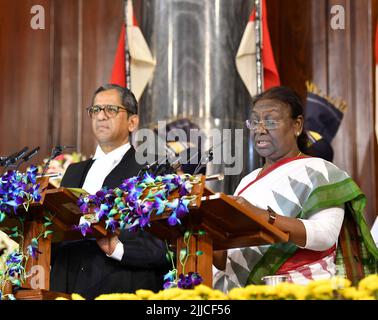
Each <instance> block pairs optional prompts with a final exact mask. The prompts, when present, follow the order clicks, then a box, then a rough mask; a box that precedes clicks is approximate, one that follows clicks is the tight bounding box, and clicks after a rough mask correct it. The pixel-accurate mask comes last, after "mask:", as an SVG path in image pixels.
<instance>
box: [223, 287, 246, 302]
mask: <svg viewBox="0 0 378 320" xmlns="http://www.w3.org/2000/svg"><path fill="white" fill-rule="evenodd" d="M228 297H229V298H230V299H231V300H248V299H249V296H248V292H247V290H245V288H233V289H231V290H230V291H229V292H228Z"/></svg>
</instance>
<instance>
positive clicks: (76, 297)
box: [71, 293, 85, 300]
mask: <svg viewBox="0 0 378 320" xmlns="http://www.w3.org/2000/svg"><path fill="white" fill-rule="evenodd" d="M71 299H72V300H85V299H84V298H83V297H82V296H81V295H80V294H77V293H73V294H72V295H71Z"/></svg>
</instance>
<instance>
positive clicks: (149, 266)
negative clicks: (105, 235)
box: [50, 147, 169, 299]
mask: <svg viewBox="0 0 378 320" xmlns="http://www.w3.org/2000/svg"><path fill="white" fill-rule="evenodd" d="M93 162H94V161H93V160H92V159H89V160H86V161H82V162H79V163H75V164H71V165H70V166H69V167H68V169H67V171H66V173H65V175H64V177H63V180H62V183H61V186H62V187H72V188H81V187H82V185H83V184H84V181H85V177H86V175H87V173H88V170H89V169H90V167H91V166H92V164H93ZM140 168H141V166H140V165H139V164H138V163H137V162H136V160H135V149H134V148H133V147H131V148H130V149H129V150H128V151H127V152H126V154H125V155H124V157H123V158H122V160H121V162H120V163H119V164H118V166H116V167H115V168H114V169H113V171H111V172H110V173H109V175H108V176H107V177H106V179H105V181H104V184H103V186H107V187H109V188H115V187H117V186H119V185H120V184H121V183H122V181H123V180H124V179H127V178H129V177H132V176H135V175H137V174H138V172H139V170H140ZM119 239H120V241H121V242H122V243H123V245H124V255H123V258H122V260H121V261H117V260H115V259H112V258H109V257H107V256H106V254H105V253H104V252H103V251H102V250H101V249H100V248H99V246H98V245H97V243H96V241H95V240H94V239H90V240H79V241H70V242H65V243H61V244H58V245H57V246H56V247H54V248H53V253H52V261H51V277H50V280H51V285H50V290H52V291H58V292H66V293H79V294H81V295H82V296H84V297H85V298H87V299H93V298H95V297H97V296H99V295H100V294H105V293H126V292H131V293H133V292H135V291H136V290H138V289H150V290H153V291H159V290H161V289H162V288H163V287H162V286H163V276H164V274H165V273H166V272H168V268H169V267H168V261H167V259H166V249H165V244H164V242H163V241H161V240H159V239H157V238H156V237H154V236H152V235H151V234H150V233H148V232H144V231H138V232H129V231H127V230H123V231H121V234H120V236H119Z"/></svg>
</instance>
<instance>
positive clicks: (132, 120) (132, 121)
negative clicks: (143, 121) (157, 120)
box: [128, 114, 139, 132]
mask: <svg viewBox="0 0 378 320" xmlns="http://www.w3.org/2000/svg"><path fill="white" fill-rule="evenodd" d="M138 125H139V116H138V115H137V114H132V115H130V116H129V120H128V127H129V132H133V131H135V130H136V129H137V128H138Z"/></svg>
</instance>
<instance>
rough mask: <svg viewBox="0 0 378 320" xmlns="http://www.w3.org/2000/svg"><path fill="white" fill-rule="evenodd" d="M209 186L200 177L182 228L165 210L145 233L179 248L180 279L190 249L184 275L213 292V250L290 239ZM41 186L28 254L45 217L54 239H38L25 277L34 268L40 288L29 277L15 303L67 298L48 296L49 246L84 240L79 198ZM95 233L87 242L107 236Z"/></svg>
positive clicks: (32, 211) (27, 237)
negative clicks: (77, 227)
mask: <svg viewBox="0 0 378 320" xmlns="http://www.w3.org/2000/svg"><path fill="white" fill-rule="evenodd" d="M205 182H206V177H204V176H202V177H201V181H200V183H198V184H195V185H193V188H192V191H191V195H195V196H196V198H195V200H193V201H191V202H190V204H189V207H188V208H189V214H187V216H186V217H185V218H183V219H182V223H181V224H179V225H176V226H174V227H172V226H169V224H168V222H167V219H168V217H169V215H170V212H169V211H168V210H167V211H166V212H164V213H163V214H161V215H159V216H157V215H152V216H151V227H149V228H146V231H148V232H151V233H152V234H154V235H155V236H157V237H158V238H160V239H162V240H168V241H170V242H171V243H172V242H173V243H175V244H176V250H177V255H176V257H177V258H176V260H177V261H176V268H177V270H178V273H179V274H180V273H182V271H183V270H182V266H181V263H180V260H179V257H180V250H181V249H182V248H184V247H185V248H186V247H187V246H188V247H189V252H190V253H191V255H190V256H189V257H188V259H187V262H186V264H185V273H189V272H198V273H199V274H200V275H201V276H202V277H203V279H204V284H205V285H207V286H209V287H212V263H213V250H221V249H231V248H237V247H246V246H255V245H262V244H273V243H277V242H287V241H288V239H289V236H288V234H286V233H284V232H282V231H281V230H279V229H278V228H276V227H275V226H273V225H270V224H269V223H268V222H266V221H265V220H264V219H263V218H262V217H261V216H259V215H258V214H255V213H253V212H251V211H250V210H248V209H247V208H245V207H244V206H243V205H241V204H239V203H238V202H236V201H235V200H233V199H232V198H230V197H228V196H227V195H225V194H223V193H214V192H212V191H211V190H210V189H208V188H206V187H205ZM40 183H41V188H42V190H43V192H42V197H41V200H40V202H38V203H32V204H31V205H30V207H29V210H28V212H27V213H25V212H24V214H25V215H26V216H27V217H28V218H27V220H26V221H25V229H24V238H23V248H24V250H26V248H27V246H28V245H29V244H30V243H31V240H32V239H33V238H34V237H36V236H37V235H38V234H39V233H40V232H41V231H42V230H43V228H44V227H43V223H44V220H43V217H44V216H46V215H49V216H50V218H51V221H52V222H53V224H52V225H51V226H49V227H48V229H49V230H52V231H53V233H52V234H49V235H48V236H47V238H43V237H41V238H40V239H39V246H38V249H39V250H40V251H41V252H42V253H41V254H39V255H38V256H37V258H35V259H29V261H28V263H27V265H26V271H27V272H30V271H31V270H33V268H35V267H36V268H37V270H38V272H41V273H42V274H40V275H39V279H40V281H39V283H37V288H36V283H32V281H33V277H31V278H30V279H28V280H27V281H26V283H25V284H24V285H23V287H22V289H21V290H19V291H18V292H17V293H16V294H15V296H16V299H34V300H42V299H54V298H56V297H58V296H62V297H69V295H67V294H63V293H54V292H51V291H49V288H50V260H51V243H53V242H60V241H65V240H78V239H83V237H82V235H81V233H80V231H77V230H73V229H72V226H73V225H78V224H79V220H80V217H81V216H82V214H81V212H80V210H79V208H78V206H77V204H76V203H77V200H78V197H77V196H75V195H74V194H73V193H72V192H71V191H70V190H69V189H66V188H55V187H53V186H52V185H50V184H49V183H48V178H43V179H42V180H41V181H40ZM175 197H178V190H176V192H173V193H172V195H171V196H170V197H169V199H170V200H172V199H174V198H175ZM19 210H20V211H22V210H24V209H23V208H20V209H19ZM21 213H22V212H21ZM92 228H93V230H94V232H93V233H91V234H90V235H89V236H87V237H90V238H102V237H105V236H107V235H108V231H107V230H106V228H105V223H104V222H103V221H101V222H99V223H96V224H92ZM187 230H191V231H192V232H193V235H192V236H191V238H190V241H189V243H188V244H185V239H184V233H185V231H187ZM199 230H203V231H205V235H199V234H198V231H199ZM197 251H202V253H203V254H202V255H200V256H196V255H192V254H193V253H195V252H197ZM41 279H42V280H41Z"/></svg>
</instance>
